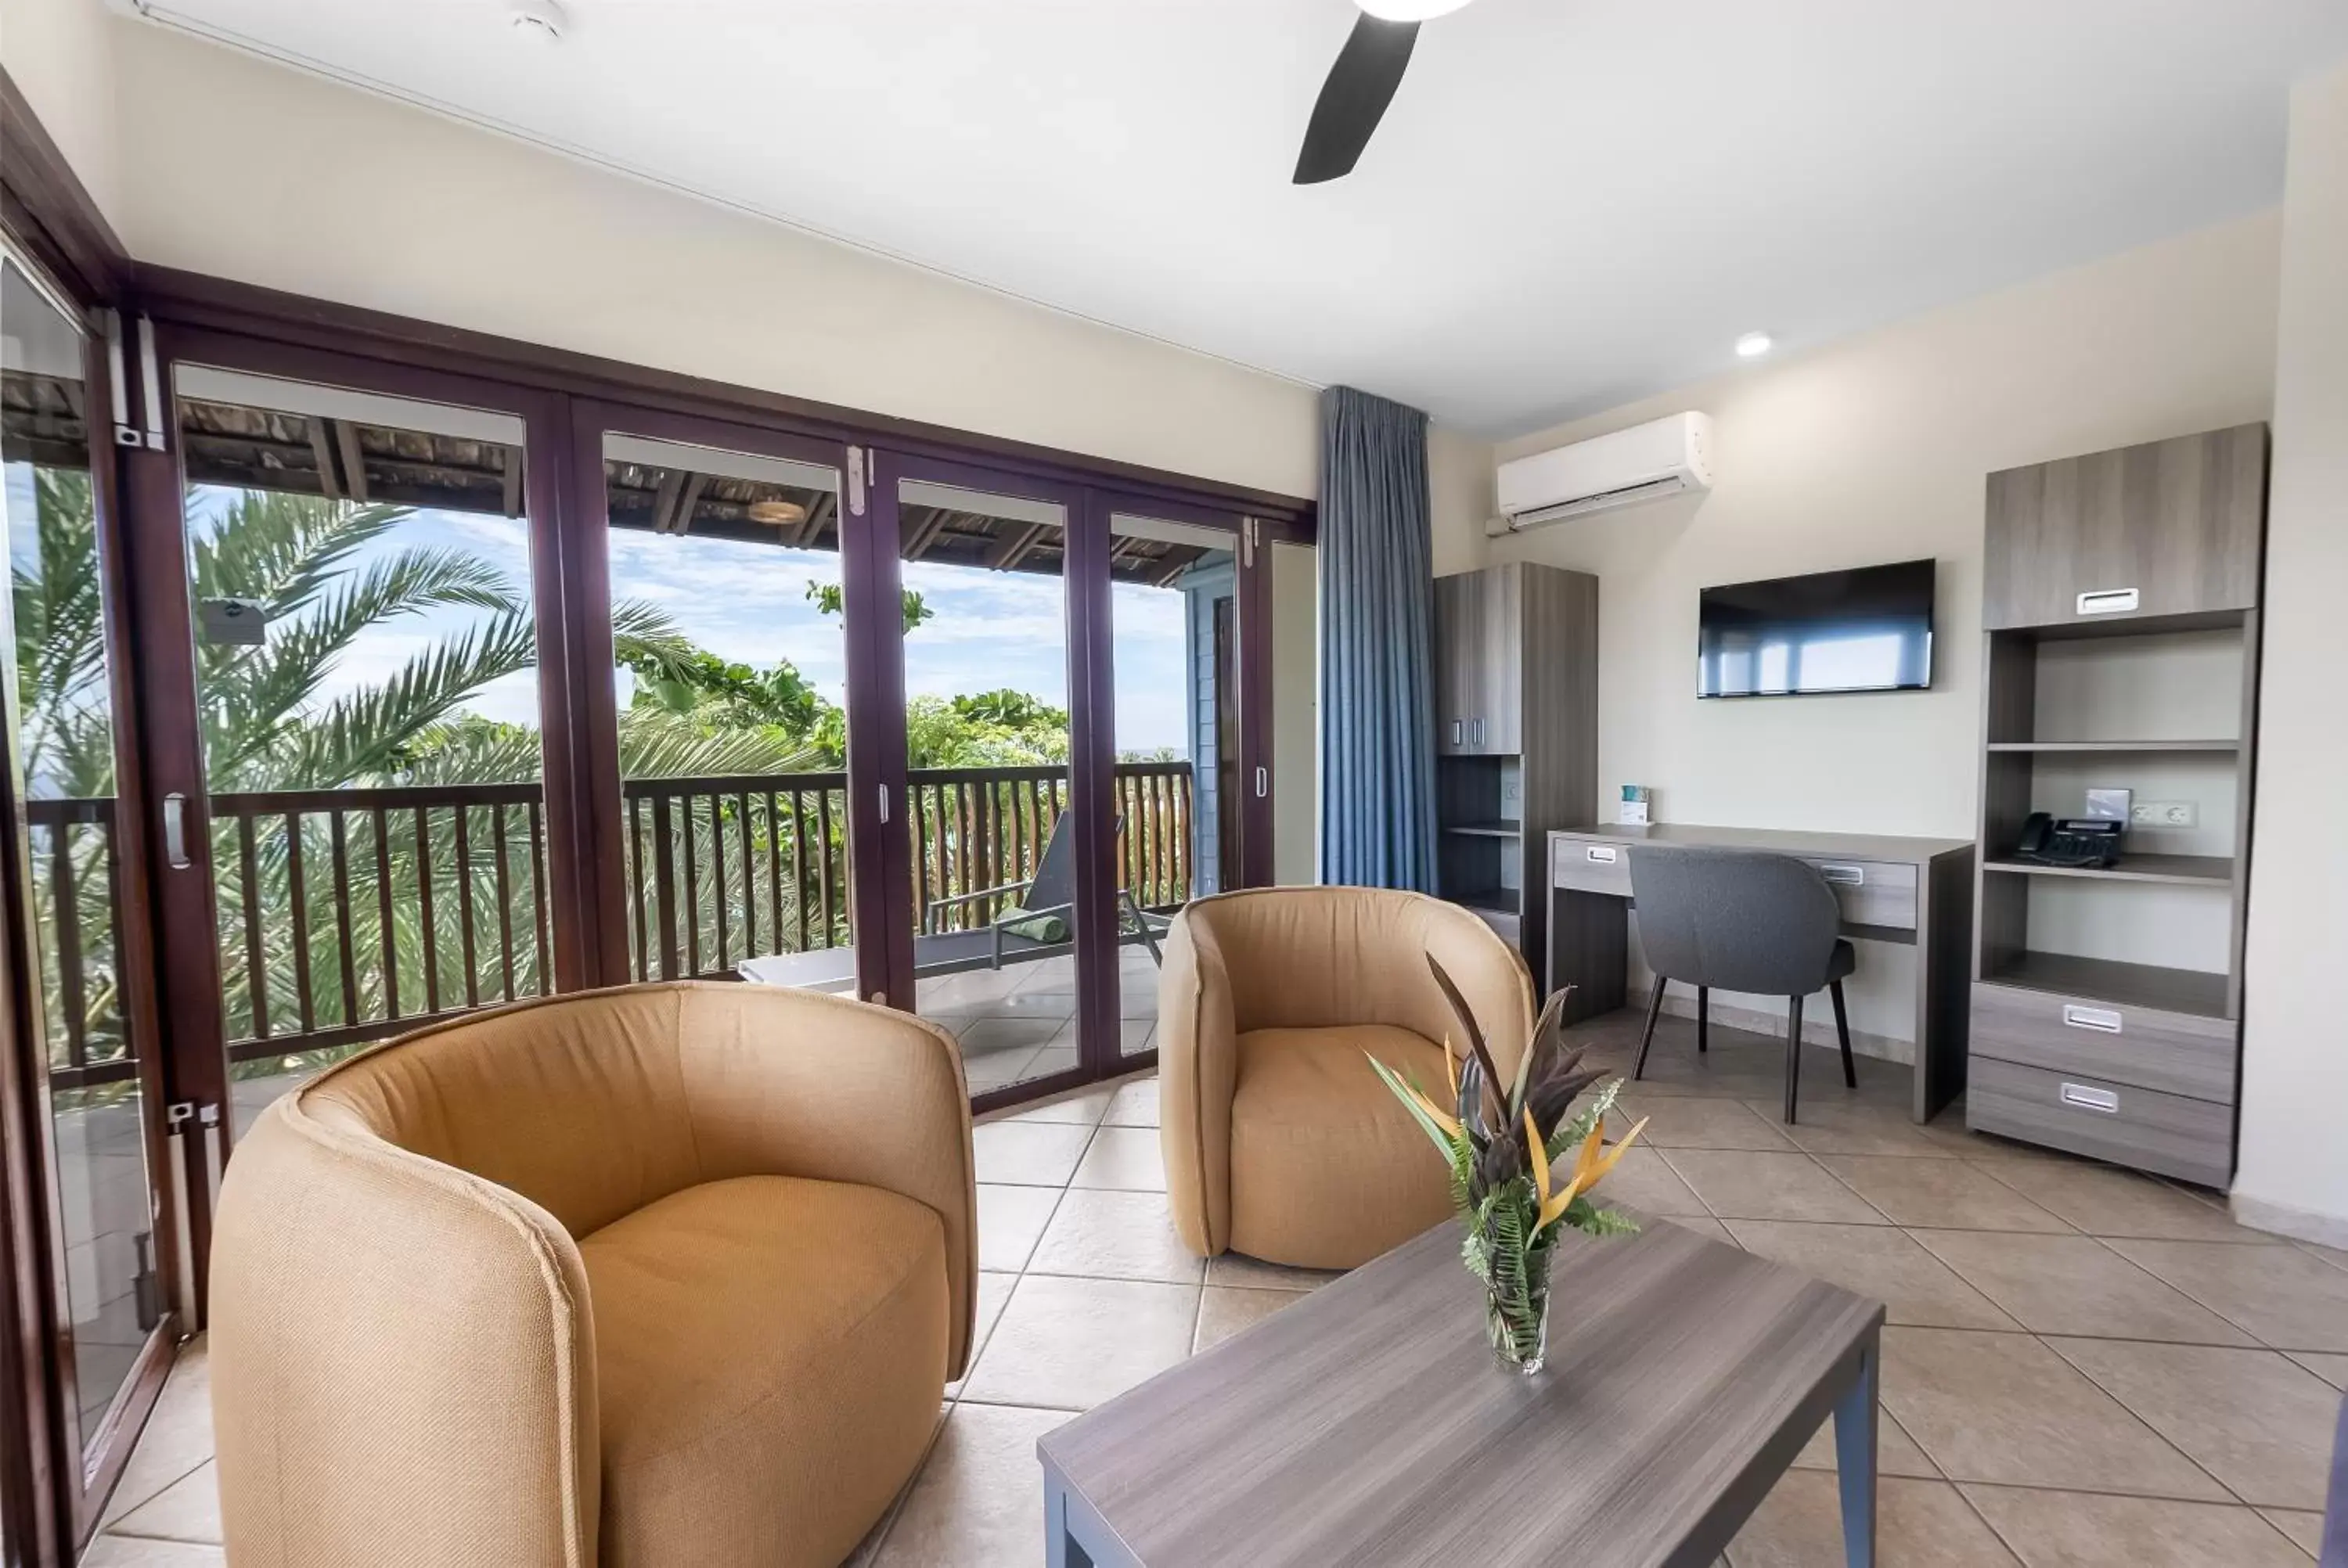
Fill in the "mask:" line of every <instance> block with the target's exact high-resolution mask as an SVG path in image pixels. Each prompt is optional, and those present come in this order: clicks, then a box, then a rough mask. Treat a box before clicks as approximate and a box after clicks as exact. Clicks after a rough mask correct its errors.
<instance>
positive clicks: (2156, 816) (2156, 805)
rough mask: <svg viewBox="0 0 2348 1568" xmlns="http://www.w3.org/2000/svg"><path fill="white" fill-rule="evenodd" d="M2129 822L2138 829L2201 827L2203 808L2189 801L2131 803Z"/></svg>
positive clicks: (2141, 801) (2140, 801)
mask: <svg viewBox="0 0 2348 1568" xmlns="http://www.w3.org/2000/svg"><path fill="white" fill-rule="evenodd" d="M2128 822H2129V824H2130V825H2132V826H2136V827H2199V826H2200V825H2201V808H2200V807H2199V806H2197V805H2196V804H2193V802H2191V801H2189V800H2139V801H2135V802H2132V803H2130V804H2129V806H2128Z"/></svg>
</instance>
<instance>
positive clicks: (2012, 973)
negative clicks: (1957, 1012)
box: [1982, 952, 2227, 1019]
mask: <svg viewBox="0 0 2348 1568" xmlns="http://www.w3.org/2000/svg"><path fill="white" fill-rule="evenodd" d="M1982 981H1983V982H1984V983H1986V984H1989V985H1993V986H2013V987H2014V988H2016V989H2020V990H2025V991H2048V992H2052V993H2054V994H2055V995H2058V996H2066V997H2079V998H2084V999H2086V1000H2089V1001H2105V1002H2114V1003H2116V1004H2118V1005H2120V1006H2123V1007H2148V1008H2158V1009H2161V1010H2163V1011H2164V1012H2182V1013H2191V1014H2193V1015H2194V1016H2195V1017H2197V1018H2218V1019H2222V1018H2224V1017H2226V1016H2227V1012H2226V989H2227V988H2226V977H2225V976H2224V975H2219V974H2211V973H2209V971H2207V970H2204V969H2171V968H2162V967H2161V966H2159V965H2157V964H2124V963H2121V962H2119V961H2118V960H2117V959H2114V958H2075V957H2074V956H2072V955H2071V954H2068V953H2027V952H2025V953H2018V954H2015V955H2014V956H2013V958H2009V959H2008V960H2007V961H2006V962H2005V963H2003V965H2000V966H1998V967H1996V968H1984V969H1983V970H1982Z"/></svg>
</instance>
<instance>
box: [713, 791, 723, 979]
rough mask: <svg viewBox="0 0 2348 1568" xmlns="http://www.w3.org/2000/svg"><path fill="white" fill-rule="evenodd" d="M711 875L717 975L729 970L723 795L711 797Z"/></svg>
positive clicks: (714, 961)
mask: <svg viewBox="0 0 2348 1568" xmlns="http://www.w3.org/2000/svg"><path fill="white" fill-rule="evenodd" d="M709 877H710V884H711V887H712V892H711V895H710V906H711V907H712V908H714V909H715V910H716V912H717V956H716V958H715V959H714V960H713V961H712V962H711V964H710V968H711V969H712V970H713V971H715V972H716V973H718V974H723V973H725V971H726V934H727V933H726V801H725V798H724V797H723V796H721V795H717V794H711V795H710V797H709Z"/></svg>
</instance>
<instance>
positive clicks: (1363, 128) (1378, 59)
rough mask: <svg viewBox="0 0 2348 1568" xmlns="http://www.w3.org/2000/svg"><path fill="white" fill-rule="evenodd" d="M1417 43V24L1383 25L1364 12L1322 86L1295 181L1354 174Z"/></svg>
mask: <svg viewBox="0 0 2348 1568" xmlns="http://www.w3.org/2000/svg"><path fill="white" fill-rule="evenodd" d="M1417 41H1418V24H1417V23H1416V22H1382V21H1380V20H1379V19H1378V18H1377V17H1375V16H1373V15H1369V14H1368V13H1366V12H1365V13H1364V14H1363V15H1362V18H1361V20H1360V21H1358V22H1355V23H1354V31H1353V33H1352V35H1351V36H1348V37H1347V38H1346V39H1345V46H1344V48H1342V49H1340V50H1338V51H1337V63H1336V64H1335V65H1334V66H1332V67H1329V79H1328V80H1327V81H1325V82H1323V83H1322V84H1321V97H1320V101H1319V102H1317V103H1315V104H1314V105H1313V119H1312V123H1311V124H1309V125H1307V126H1306V127H1305V128H1304V150H1303V152H1301V153H1299V154H1298V155H1297V159H1296V183H1297V184H1299V185H1318V184H1320V183H1321V182H1322V181H1323V180H1325V179H1342V178H1343V177H1344V176H1345V175H1348V174H1351V173H1353V172H1354V164H1355V163H1356V162H1358V161H1359V160H1360V159H1361V156H1362V149H1364V148H1365V147H1367V146H1369V145H1370V133H1371V132H1372V131H1375V130H1376V129H1377V128H1378V120H1379V118H1381V117H1383V116H1384V115H1385V112H1386V105H1388V104H1390V103H1392V102H1394V96H1395V88H1396V87H1400V86H1402V72H1403V67H1405V66H1407V65H1409V64H1410V47H1411V46H1412V45H1413V44H1415V43H1416V42H1417Z"/></svg>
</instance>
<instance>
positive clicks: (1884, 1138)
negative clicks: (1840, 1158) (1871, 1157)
mask: <svg viewBox="0 0 2348 1568" xmlns="http://www.w3.org/2000/svg"><path fill="white" fill-rule="evenodd" d="M1840 1086H1841V1081H1840V1080H1839V1079H1838V1080H1837V1081H1836V1087H1837V1089H1838V1090H1839V1088H1840ZM1773 1106H1774V1107H1776V1110H1778V1111H1779V1112H1782V1111H1783V1109H1784V1100H1783V1096H1782V1095H1781V1096H1780V1097H1779V1098H1778V1099H1776V1100H1774V1101H1770V1100H1765V1101H1762V1102H1757V1103H1756V1107H1755V1109H1756V1110H1762V1111H1767V1110H1769V1109H1771V1108H1772V1107H1773ZM1795 1118H1796V1120H1795V1122H1794V1124H1793V1125H1792V1126H1790V1127H1787V1128H1785V1129H1784V1131H1785V1134H1786V1136H1787V1139H1789V1140H1790V1141H1791V1142H1792V1143H1794V1145H1795V1146H1796V1147H1797V1148H1801V1149H1807V1150H1808V1151H1809V1152H1810V1153H1813V1154H1877V1155H1890V1156H1906V1157H1909V1158H1914V1159H1922V1158H1929V1157H1931V1156H1932V1155H1935V1154H1939V1153H1942V1152H1943V1151H1942V1150H1941V1145H1940V1144H1939V1143H1935V1142H1934V1141H1933V1140H1932V1139H1931V1137H1929V1136H1927V1135H1926V1133H1925V1132H1924V1130H1923V1129H1922V1128H1921V1127H1919V1126H1917V1125H1916V1122H1915V1120H1914V1118H1913V1116H1912V1115H1911V1113H1910V1111H1909V1108H1908V1106H1907V1105H1906V1104H1905V1103H1901V1104H1898V1105H1887V1104H1879V1103H1877V1102H1870V1101H1840V1102H1837V1101H1832V1100H1828V1099H1826V1098H1825V1097H1824V1096H1822V1095H1821V1096H1812V1095H1807V1094H1806V1095H1804V1096H1803V1097H1802V1102H1801V1104H1800V1106H1799V1107H1798V1108H1797V1110H1796V1112H1795Z"/></svg>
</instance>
